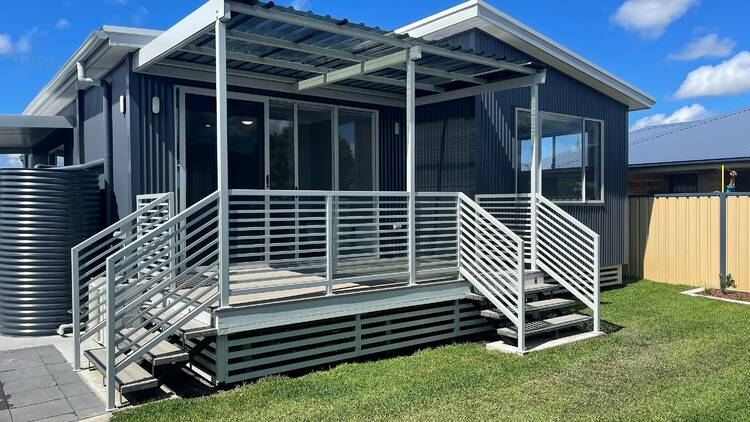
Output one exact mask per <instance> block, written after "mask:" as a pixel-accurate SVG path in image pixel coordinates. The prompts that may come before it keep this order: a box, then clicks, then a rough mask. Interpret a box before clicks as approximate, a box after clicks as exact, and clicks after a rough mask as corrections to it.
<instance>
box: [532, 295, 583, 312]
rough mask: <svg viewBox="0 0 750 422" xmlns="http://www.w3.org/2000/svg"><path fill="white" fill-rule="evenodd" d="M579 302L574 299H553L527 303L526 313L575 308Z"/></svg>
mask: <svg viewBox="0 0 750 422" xmlns="http://www.w3.org/2000/svg"><path fill="white" fill-rule="evenodd" d="M576 303H577V302H576V301H575V300H572V299H563V298H553V299H545V300H538V301H536V302H528V303H526V312H534V311H542V310H551V309H558V308H564V307H566V306H573V305H575V304H576Z"/></svg>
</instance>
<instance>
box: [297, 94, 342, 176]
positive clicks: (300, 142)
mask: <svg viewBox="0 0 750 422" xmlns="http://www.w3.org/2000/svg"><path fill="white" fill-rule="evenodd" d="M331 116H332V110H331V109H320V108H312V107H306V106H299V107H298V108H297V131H298V134H297V148H298V157H299V163H298V166H297V168H298V171H299V188H300V189H312V190H331V189H332V188H333V150H332V142H331V139H332V136H333V135H332V132H333V131H332V124H333V123H332V118H331Z"/></svg>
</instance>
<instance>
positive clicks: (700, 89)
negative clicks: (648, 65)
mask: <svg viewBox="0 0 750 422" xmlns="http://www.w3.org/2000/svg"><path fill="white" fill-rule="evenodd" d="M747 91H750V51H741V52H739V53H737V54H736V55H735V56H734V57H732V58H731V59H729V60H726V61H724V62H722V63H720V64H717V65H715V66H711V65H706V66H701V67H699V68H697V69H695V70H694V71H692V72H690V73H689V74H688V75H687V78H685V80H684V81H683V82H682V85H681V86H680V89H678V90H677V92H676V93H675V97H676V98H680V99H684V98H694V97H711V96H719V95H733V94H740V93H742V92H747Z"/></svg>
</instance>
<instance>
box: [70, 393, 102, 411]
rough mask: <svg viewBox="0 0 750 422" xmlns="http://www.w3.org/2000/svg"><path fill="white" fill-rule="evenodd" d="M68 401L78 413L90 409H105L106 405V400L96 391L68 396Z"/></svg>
mask: <svg viewBox="0 0 750 422" xmlns="http://www.w3.org/2000/svg"><path fill="white" fill-rule="evenodd" d="M68 403H70V406H71V407H73V410H75V411H76V413H78V412H80V411H83V410H88V409H100V410H102V411H103V410H104V407H105V404H104V402H103V401H101V400H100V399H99V397H98V396H97V395H96V394H94V393H86V394H83V395H80V396H75V397H70V398H68Z"/></svg>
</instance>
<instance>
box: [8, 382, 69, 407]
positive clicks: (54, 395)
mask: <svg viewBox="0 0 750 422" xmlns="http://www.w3.org/2000/svg"><path fill="white" fill-rule="evenodd" d="M62 398H65V396H64V395H63V392H62V390H60V387H58V386H54V387H46V388H38V389H35V390H31V391H22V392H19V393H13V394H9V395H8V406H9V407H10V409H11V411H12V410H14V409H16V408H19V407H23V406H30V405H33V404H39V403H44V402H47V401H52V400H56V399H62Z"/></svg>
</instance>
